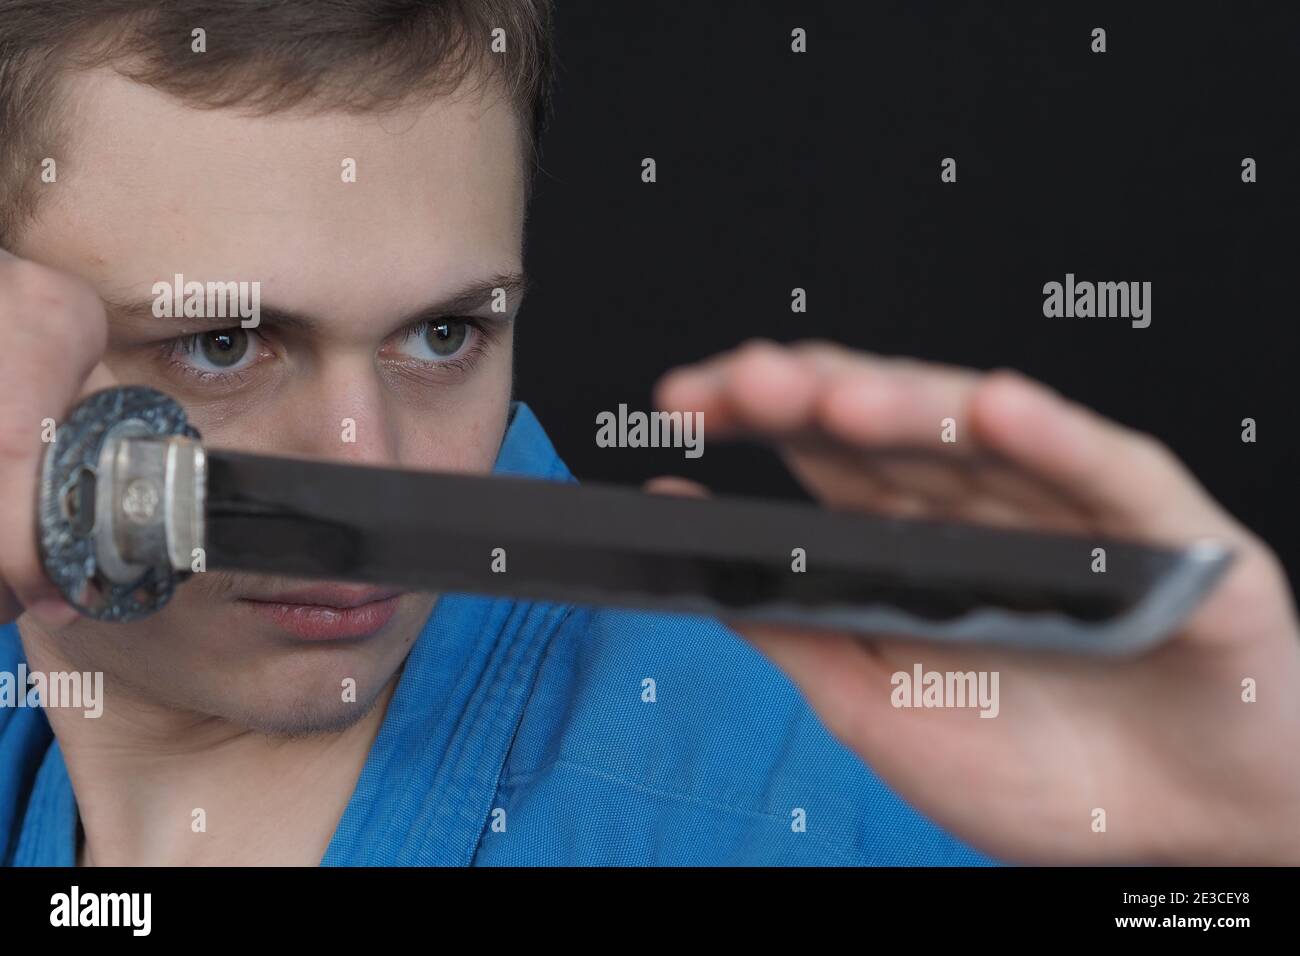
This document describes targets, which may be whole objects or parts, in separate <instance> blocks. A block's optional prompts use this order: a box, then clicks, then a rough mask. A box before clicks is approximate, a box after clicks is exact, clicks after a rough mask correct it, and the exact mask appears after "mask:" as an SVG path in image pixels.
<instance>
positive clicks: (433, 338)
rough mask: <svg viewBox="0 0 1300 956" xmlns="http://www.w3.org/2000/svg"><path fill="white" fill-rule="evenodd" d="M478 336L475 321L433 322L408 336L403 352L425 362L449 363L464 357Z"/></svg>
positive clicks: (442, 320) (404, 341)
mask: <svg viewBox="0 0 1300 956" xmlns="http://www.w3.org/2000/svg"><path fill="white" fill-rule="evenodd" d="M478 332H479V330H478V328H477V326H476V325H475V323H474V321H473V320H472V319H454V318H453V319H433V320H430V321H428V322H422V323H420V324H419V325H417V326H415V327H414V328H412V329H411V330H410V331H409V332H407V333H406V336H405V338H404V339H403V340H402V342H401V345H400V351H401V352H402V354H403V355H405V356H407V357H408V358H413V359H417V360H419V361H422V362H447V361H450V360H452V359H458V358H461V357H463V356H464V355H465V353H466V352H468V351H469V346H470V345H471V344H472V343H473V342H474V339H475V337H476V336H477V335H478Z"/></svg>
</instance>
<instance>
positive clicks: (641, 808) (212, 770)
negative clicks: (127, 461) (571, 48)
mask: <svg viewBox="0 0 1300 956" xmlns="http://www.w3.org/2000/svg"><path fill="white" fill-rule="evenodd" d="M549 21H550V11H549V4H548V0H459V2H439V0H348V2H336V3H332V4H330V5H329V6H328V8H322V7H321V6H320V5H319V4H317V3H315V2H311V0H281V2H279V3H277V4H274V5H267V4H264V3H261V2H253V0H222V2H203V0H178V2H169V3H166V4H164V3H159V2H156V0H82V2H77V3H72V2H66V3H65V2H48V0H46V2H29V0H0V50H3V55H4V57H5V60H4V62H3V63H2V64H0V123H2V124H3V125H2V126H0V160H2V162H0V170H2V171H3V179H2V180H0V190H3V196H2V197H0V226H2V228H3V235H2V237H0V245H3V247H4V248H5V249H6V250H7V251H8V252H7V254H5V255H4V257H3V261H0V382H3V389H0V620H3V621H14V620H15V619H16V626H15V625H10V626H8V627H6V628H4V629H3V631H0V671H3V672H7V673H10V674H19V673H24V672H30V673H39V674H59V673H73V672H75V673H78V674H91V675H93V674H102V675H103V700H102V705H103V706H102V714H101V715H99V716H93V715H87V713H86V710H87V708H83V709H73V708H64V707H55V706H50V707H47V708H44V709H32V708H29V707H23V706H18V705H17V704H16V703H15V702H13V701H11V703H10V704H9V705H7V706H5V707H4V708H0V859H3V860H4V861H5V862H6V863H10V864H20V865H21V864H54V865H73V864H81V865H112V864H162V865H167V864H213V863H218V864H220V863H250V864H307V865H314V864H318V863H326V864H340V863H343V864H346V863H359V864H372V863H400V864H437V863H448V864H467V863H477V864H495V863H542V864H546V863H635V864H660V863H666V864H680V863H831V864H839V863H851V864H853V863H959V862H974V861H980V860H984V859H987V858H988V857H992V858H994V859H1004V860H1019V861H1052V862H1069V861H1088V862H1094V861H1116V862H1125V863H1129V862H1200V863H1227V862H1243V861H1244V862H1257V863H1262V862H1272V861H1290V862H1296V861H1297V859H1298V857H1297V853H1300V850H1297V847H1300V813H1297V812H1296V807H1297V806H1298V805H1300V765H1298V764H1297V763H1296V761H1295V760H1294V754H1295V753H1296V751H1297V749H1298V748H1300V642H1298V641H1297V623H1296V615H1295V609H1294V607H1293V604H1292V601H1291V597H1290V594H1289V592H1288V589H1287V586H1286V583H1285V579H1284V576H1283V574H1282V573H1281V571H1280V569H1279V567H1278V564H1277V561H1276V560H1275V558H1274V557H1273V556H1272V555H1271V553H1270V552H1269V550H1268V549H1267V548H1266V547H1265V546H1264V545H1263V544H1262V543H1261V542H1260V541H1259V540H1258V539H1257V538H1256V537H1255V536H1254V535H1252V534H1251V533H1249V532H1248V531H1247V530H1246V529H1244V528H1243V527H1241V526H1240V525H1239V524H1237V523H1236V522H1235V521H1234V520H1233V519H1232V518H1231V517H1230V516H1228V515H1227V514H1225V513H1224V512H1223V511H1222V510H1221V509H1220V508H1219V507H1218V506H1217V505H1215V503H1214V502H1213V501H1211V500H1210V499H1209V498H1208V497H1207V495H1206V494H1205V493H1204V492H1203V491H1202V490H1201V489H1200V488H1199V486H1198V485H1197V484H1196V482H1195V480H1194V479H1193V478H1192V477H1191V476H1190V475H1189V474H1188V473H1187V472H1186V471H1185V470H1184V469H1183V468H1182V467H1181V466H1180V465H1179V464H1178V463H1177V462H1176V461H1175V460H1174V459H1173V458H1172V457H1171V455H1170V454H1169V453H1168V452H1166V451H1165V450H1163V449H1162V448H1161V446H1159V445H1158V444H1157V443H1156V442H1154V441H1153V440H1151V439H1149V438H1147V437H1145V436H1142V435H1137V434H1134V433H1131V432H1129V431H1127V430H1125V429H1123V428H1121V427H1118V426H1116V425H1114V424H1111V423H1109V422H1106V421H1103V420H1100V419H1098V418H1097V417H1095V416H1094V415H1092V414H1091V413H1089V412H1088V411H1087V410H1085V409H1083V408H1080V407H1078V406H1075V405H1073V404H1071V403H1069V402H1068V401H1066V400H1064V399H1062V398H1061V397H1059V396H1057V395H1056V394H1054V393H1052V392H1051V391H1049V390H1048V389H1046V388H1044V387H1042V386H1040V385H1037V384H1034V383H1031V382H1029V381H1026V380H1024V379H1022V378H1020V377H1018V376H1016V375H1014V374H1011V373H996V374H991V375H986V374H980V373H976V372H971V371H965V370H961V369H954V368H942V367H937V366H933V365H927V364H922V363H917V362H910V361H901V360H886V359H880V358H877V357H873V356H869V355H864V354H858V353H854V352H851V351H848V350H845V349H842V348H839V347H836V346H834V345H830V344H824V343H806V344H800V345H793V346H778V345H775V344H772V343H761V342H759V343H750V344H748V345H746V346H744V347H742V348H740V349H739V350H737V351H736V352H734V353H730V354H726V355H723V356H720V357H718V358H716V359H715V360H713V361H710V362H708V363H705V364H703V365H702V366H699V367H694V368H689V369H680V370H676V371H675V372H673V373H671V374H670V375H668V376H667V377H666V378H665V379H664V380H663V381H662V383H661V385H660V388H659V392H658V398H659V400H660V403H661V404H662V405H663V406H664V407H666V408H680V409H689V410H699V411H702V412H703V413H704V415H705V419H706V421H707V422H708V425H709V429H710V435H711V436H713V437H721V436H723V435H726V434H739V433H746V434H751V435H752V434H757V435H760V436H764V437H766V438H768V439H770V440H771V441H772V442H773V443H775V444H776V445H777V446H778V447H779V448H780V449H781V450H782V452H783V453H784V454H785V456H786V457H787V460H788V461H789V463H790V465H791V467H792V468H793V469H794V471H795V472H796V474H797V475H798V476H799V478H800V479H801V480H802V481H803V482H805V483H806V485H807V486H808V487H809V488H810V489H811V490H812V491H813V492H814V493H815V494H816V495H817V496H818V497H819V498H820V499H821V500H823V501H825V502H827V503H828V504H833V505H837V506H851V507H859V508H863V509H870V510H875V511H887V512H893V513H903V514H934V515H943V516H947V517H954V518H959V519H965V520H972V521H983V522H992V523H999V524H1004V525H1012V526H1018V527H1035V528H1052V529H1069V530H1076V531H1082V530H1092V531H1096V532H1097V533H1112V534H1114V533H1118V534H1125V535H1129V536H1137V537H1140V538H1143V539H1146V540H1149V541H1152V542H1161V543H1184V542H1187V541H1190V540H1194V539H1196V538H1200V537H1205V536H1211V537H1215V538H1219V539H1221V540H1224V541H1226V542H1227V543H1228V544H1230V545H1231V546H1232V547H1233V548H1234V549H1236V551H1237V560H1236V563H1235V564H1234V566H1233V569H1232V571H1231V573H1230V575H1229V576H1228V577H1227V578H1226V579H1225V580H1224V581H1223V582H1222V584H1221V586H1219V587H1218V588H1217V589H1216V591H1215V592H1214V594H1213V596H1212V597H1211V599H1210V600H1208V601H1207V603H1205V604H1204V605H1203V606H1202V607H1201V608H1200V609H1199V610H1198V611H1197V613H1196V615H1195V617H1194V618H1193V619H1192V620H1191V621H1189V622H1188V624H1187V625H1186V627H1185V629H1184V631H1183V633H1181V634H1179V635H1177V636H1176V637H1175V638H1174V639H1173V640H1171V641H1170V642H1169V643H1168V644H1167V645H1164V646H1163V647H1162V648H1161V649H1160V650H1158V651H1156V652H1154V653H1152V654H1149V655H1147V656H1145V657H1143V658H1142V659H1140V660H1137V661H1133V662H1126V663H1100V662H1084V661H1078V660H1074V659H1062V658H1056V657H1052V658H1042V657H1038V656H1032V655H1027V654H1013V653H1009V652H993V651H985V650H970V651H961V650H952V649H935V648H930V647H921V646H918V645H913V644H906V643H901V642H897V641H891V640H889V639H888V636H887V635H882V638H881V640H880V641H878V642H875V643H873V644H871V645H866V644H864V643H862V642H860V641H858V640H855V639H852V638H849V637H846V636H840V635H833V634H815V633H797V632H793V631H790V630H777V629H772V628H759V627H745V628H743V629H742V630H741V632H740V633H741V634H742V635H743V636H744V637H745V638H748V640H749V643H747V642H746V641H744V640H741V639H740V638H739V637H738V636H737V635H736V633H735V632H733V631H731V630H728V629H727V628H725V627H723V626H722V625H721V624H719V623H716V622H711V621H707V620H697V619H686V618H680V617H672V616H666V615H653V614H643V613H629V612H621V611H609V610H598V609H591V608H582V607H569V606H552V605H543V604H537V603H530V602H526V601H514V600H489V599H478V598H470V597H465V596H455V595H448V596H443V597H440V598H439V597H437V596H435V595H428V594H417V593H396V592H393V591H391V590H385V589H377V588H363V587H356V586H343V585H321V584H318V583H311V582H303V581H293V580H282V579H278V578H265V577H256V576H250V575H243V574H222V573H216V572H208V573H204V574H199V575H195V577H194V578H193V580H192V581H190V582H189V583H188V584H186V585H185V586H184V587H183V588H181V589H180V591H179V593H178V594H177V595H176V597H175V599H174V600H173V601H172V602H171V603H170V605H168V606H167V607H166V608H165V609H164V610H162V611H161V612H160V613H158V614H156V615H155V616H153V617H150V618H147V619H145V620H142V621H140V622H137V623H132V624H125V625H123V624H102V623H97V622H95V621H92V620H88V619H80V618H77V617H76V615H75V614H74V613H72V612H71V611H70V609H69V608H67V606H66V605H63V604H61V602H60V601H59V599H58V595H57V593H56V592H55V591H54V590H53V589H52V587H51V585H50V584H49V582H48V581H47V580H46V579H45V577H44V575H43V574H42V572H41V569H40V565H39V562H38V558H37V553H36V547H35V542H34V540H33V534H32V521H33V507H32V502H33V500H34V495H35V486H36V476H37V472H38V466H39V461H40V456H41V452H42V450H43V448H44V446H43V445H42V442H41V433H42V428H43V423H44V422H46V421H47V420H48V419H55V420H58V419H60V418H61V417H62V416H63V415H64V414H65V413H66V411H67V410H68V408H69V407H70V406H71V405H72V404H73V403H74V402H75V400H76V398H77V396H78V395H79V394H82V393H84V392H87V391H90V390H93V389H96V388H100V387H103V386H105V385H108V384H112V383H141V384H147V385H151V386H154V387H156V388H159V389H161V390H163V391H166V392H168V393H170V394H171V395H173V396H175V397H177V398H178V399H180V400H181V401H182V402H183V403H184V405H185V406H186V409H187V411H188V412H189V414H190V416H191V419H192V420H193V421H194V422H195V423H196V425H197V426H198V427H199V428H200V430H201V431H202V433H203V435H204V438H205V440H206V441H207V442H208V443H210V444H211V445H213V446H215V447H232V448H238V449H244V450H249V451H259V452H269V453H273V454H282V455H303V456H313V457H318V458H330V459H336V460H344V461H351V462H358V463H365V464H373V465H385V466H391V467H405V468H424V469H453V470H464V471H470V472H487V471H489V470H492V469H494V468H495V469H497V470H499V471H505V472H514V473H522V474H527V475H532V476H536V477H539V478H547V479H558V480H571V479H570V476H569V474H568V472H567V470H566V469H565V467H564V465H563V463H562V462H561V461H560V460H559V459H558V457H557V456H556V454H555V452H554V450H553V449H552V448H551V446H550V444H549V443H548V441H547V439H546V437H545V434H544V432H543V431H542V428H541V426H540V424H539V423H538V422H537V421H536V419H535V418H534V417H533V416H532V414H531V412H530V411H529V410H528V409H527V407H526V406H524V405H522V404H512V402H511V394H510V383H511V370H512V351H511V340H512V323H513V321H514V318H515V316H516V315H517V313H518V310H519V307H520V301H521V296H522V292H523V287H524V280H523V276H522V263H523V237H524V222H525V209H526V203H527V195H528V181H529V175H528V170H529V168H530V166H531V161H530V156H531V153H532V148H533V138H534V136H535V133H536V124H535V121H536V118H537V117H538V116H539V115H541V114H542V112H544V110H543V107H544V103H545V90H546V74H547V64H548V63H549V61H550V50H549V43H550V36H549ZM498 31H499V32H498ZM502 40H504V52H500V45H501V41H502ZM47 160H53V163H52V164H51V163H50V162H47ZM50 170H54V171H55V174H54V175H52V176H51V175H48V172H49V171H50ZM350 172H351V173H354V175H350ZM178 274H179V275H182V276H184V277H185V281H199V282H208V281H221V282H228V281H246V282H258V283H260V290H261V303H262V304H261V314H260V319H261V321H260V324H259V325H258V326H257V327H255V328H247V329H246V328H243V327H241V325H240V324H239V323H238V322H235V321H232V320H231V319H230V318H219V319H211V318H204V317H178V318H160V317H157V316H156V314H155V312H154V310H153V303H154V300H155V298H156V296H155V294H154V293H153V291H152V290H153V288H154V285H155V284H156V283H158V282H160V281H161V282H170V281H172V279H173V277H174V276H176V275H178ZM496 289H504V290H506V300H507V302H508V305H509V308H508V310H507V312H506V313H504V314H502V313H500V312H496V311H494V310H493V308H492V305H493V299H494V293H493V290H496ZM946 417H953V418H955V419H957V420H958V421H959V422H960V423H961V427H962V433H963V434H964V435H966V436H968V438H967V439H966V441H965V442H963V443H958V445H945V444H941V443H940V441H939V429H938V427H937V425H936V423H938V422H941V421H942V420H943V419H944V418H946ZM346 422H350V423H351V427H352V437H353V438H354V440H352V441H345V440H343V435H344V432H345V429H346V427H347V426H346V424H345V423H346ZM864 452H871V454H870V455H868V454H864ZM664 490H670V491H672V490H682V489H679V488H673V487H671V486H666V487H665V488H664ZM427 507H430V508H456V507H457V502H455V501H430V502H428V503H427ZM429 547H430V548H436V547H438V542H437V541H430V542H429ZM755 646H756V647H757V649H758V650H757V651H756V650H755ZM758 651H761V652H762V653H759V652H758ZM916 662H921V663H923V665H924V667H925V669H927V670H939V671H971V670H977V671H988V672H992V671H996V672H998V673H999V674H1000V689H1001V700H1000V704H999V713H998V716H997V719H993V720H983V719H980V718H979V714H978V712H975V711H971V710H960V709H949V710H944V709H939V710H925V709H899V708H895V707H893V706H892V705H891V694H892V691H893V689H894V688H893V685H892V684H891V675H892V674H893V673H895V672H897V671H900V670H901V671H907V672H911V670H912V667H913V664H914V663H916ZM787 675H788V678H790V679H787ZM1248 678H1249V679H1252V680H1254V681H1256V682H1257V683H1258V697H1257V700H1255V701H1254V702H1246V701H1244V700H1243V694H1242V684H1243V681H1244V680H1246V679H1248ZM349 687H352V688H354V691H353V692H352V693H349V691H348V688H349ZM796 688H797V689H798V690H797V691H796ZM92 714H93V711H92ZM877 774H878V775H879V776H877ZM895 793H897V794H899V795H901V798H902V799H900V796H896V795H895ZM903 800H906V801H908V802H907V803H904V802H903ZM1098 810H1103V811H1104V814H1105V821H1106V826H1105V827H1104V828H1099V827H1098V826H1097V820H1098V816H1097V811H1098ZM972 847H973V848H975V849H972Z"/></svg>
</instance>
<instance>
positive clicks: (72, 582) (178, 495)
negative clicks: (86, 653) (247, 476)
mask: <svg viewBox="0 0 1300 956" xmlns="http://www.w3.org/2000/svg"><path fill="white" fill-rule="evenodd" d="M199 438H200V436H199V433H198V431H197V430H196V429H195V428H194V427H193V426H191V425H190V423H189V420H188V419H187V418H186V416H185V411H184V409H182V408H181V406H180V405H179V404H178V403H177V402H176V401H175V400H173V399H172V398H170V397H168V396H167V395H164V394H163V393H162V392H159V391H155V390H154V389H151V388H143V387H140V386H127V387H123V388H110V389H105V390H104V391H100V392H96V393H94V394H92V395H90V396H89V397H87V398H86V399H85V400H83V401H82V402H81V403H80V404H78V405H77V406H76V407H75V408H74V409H73V410H72V413H71V414H70V415H69V416H68V419H67V421H65V422H64V423H63V424H61V425H60V426H59V427H58V430H57V431H56V433H55V438H54V442H53V443H52V444H51V445H50V446H49V447H48V448H47V449H46V450H45V456H44V459H43V461H42V467H41V480H40V500H39V504H38V508H37V540H38V543H39V549H40V555H41V561H42V563H43V565H44V567H45V573H46V574H48V575H49V577H50V580H52V581H53V582H54V583H55V585H56V586H57V587H58V589H59V591H60V592H61V593H62V594H63V596H64V598H65V599H66V600H67V601H68V602H69V603H70V604H71V605H72V606H73V607H75V608H76V609H77V610H78V611H80V612H81V613H82V614H83V615H85V616H86V617H91V618H95V619H96V620H101V621H131V620H135V619H137V618H141V617H144V616H146V615H148V614H152V613H153V612H154V611H156V610H158V609H159V608H161V607H162V606H163V605H164V604H166V603H167V602H168V601H169V600H170V599H171V596H172V592H173V591H174V590H175V586H176V583H177V582H178V581H180V580H182V579H183V578H185V577H186V576H188V574H189V572H190V568H191V566H192V562H193V560H194V557H195V555H196V549H201V548H202V547H203V541H204V527H203V517H204V508H203V505H204V497H205V492H206V485H207V467H206V457H205V455H204V451H203V446H202V444H200V440H199Z"/></svg>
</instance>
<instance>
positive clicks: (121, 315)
mask: <svg viewBox="0 0 1300 956" xmlns="http://www.w3.org/2000/svg"><path fill="white" fill-rule="evenodd" d="M161 281H166V280H161ZM203 285H204V288H205V290H206V288H207V283H204V284H203ZM527 287H528V278H527V277H526V276H525V275H524V274H523V273H522V272H503V273H498V274H497V275H495V276H492V277H490V278H487V279H480V280H478V281H476V282H472V283H470V284H469V285H466V286H463V287H461V288H460V289H457V290H456V291H455V292H453V293H451V295H449V296H447V297H446V298H443V299H440V300H438V301H437V302H434V303H431V304H429V305H426V306H423V307H421V308H419V309H417V310H416V311H415V312H413V313H411V314H409V315H407V316H404V317H403V318H402V319H401V320H400V321H399V322H398V323H397V325H396V326H395V328H397V329H404V328H409V327H411V326H414V325H419V324H420V323H422V322H429V321H432V320H434V319H440V318H450V317H452V316H457V315H465V314H467V313H470V312H474V311H475V310H478V309H482V308H483V307H484V306H487V305H490V304H491V303H492V302H493V300H494V299H495V297H496V295H497V290H498V289H501V290H504V292H505V300H506V303H507V312H506V313H493V314H492V315H491V316H489V317H490V318H491V319H494V320H496V321H499V322H508V321H510V320H509V318H508V313H509V310H510V307H511V306H512V305H514V304H516V303H517V302H518V301H519V300H520V299H521V298H523V295H524V292H525V290H526V289H527ZM154 301H155V299H154V298H150V299H141V300H139V301H134V302H115V301H113V300H112V299H108V298H105V299H104V306H105V309H106V310H107V312H108V314H109V316H110V317H111V318H112V319H113V322H112V323H110V329H112V327H113V326H114V325H116V326H119V327H120V325H122V324H126V325H128V326H134V328H133V329H132V331H139V332H145V331H150V332H152V331H155V330H161V329H164V328H165V329H166V331H167V334H168V335H169V336H175V335H193V334H195V333H197V332H209V331H214V330H217V329H229V328H233V327H234V326H236V325H238V324H239V315H238V314H235V315H233V316H232V315H226V316H204V317H199V316H175V317H172V318H161V319H160V318H158V317H157V316H155V315H154V314H153V305H154ZM258 315H259V319H260V322H259V327H260V326H263V325H265V326H271V327H274V328H277V329H300V330H310V329H312V328H315V327H317V326H319V325H320V320H319V319H317V318H315V317H313V316H310V315H306V314H304V313H301V312H294V311H293V310H291V309H282V308H277V307H276V306H274V305H265V304H261V305H259V308H258ZM164 323H165V326H164ZM111 334H112V332H111V331H110V335H111Z"/></svg>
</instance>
